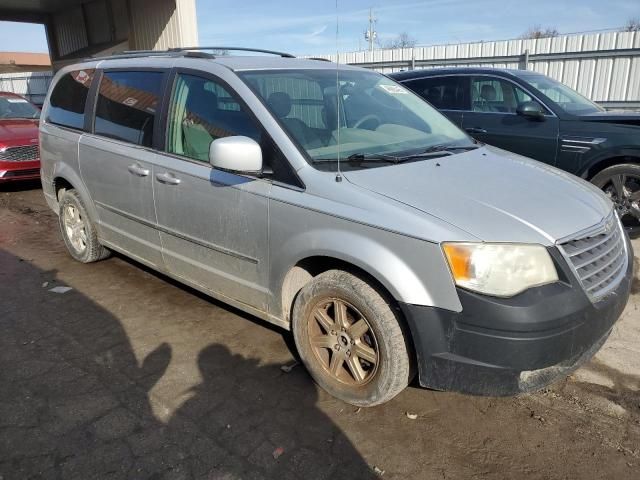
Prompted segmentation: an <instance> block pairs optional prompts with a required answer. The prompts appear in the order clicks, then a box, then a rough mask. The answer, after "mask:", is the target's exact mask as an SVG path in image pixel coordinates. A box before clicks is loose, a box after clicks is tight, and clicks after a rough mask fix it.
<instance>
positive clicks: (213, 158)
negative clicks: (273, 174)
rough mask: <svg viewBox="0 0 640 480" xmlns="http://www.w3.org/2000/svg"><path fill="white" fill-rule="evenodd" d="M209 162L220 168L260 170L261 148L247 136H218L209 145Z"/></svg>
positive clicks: (242, 170)
mask: <svg viewBox="0 0 640 480" xmlns="http://www.w3.org/2000/svg"><path fill="white" fill-rule="evenodd" d="M209 163H211V165H212V166H213V167H214V168H219V169H221V170H228V171H231V172H239V173H258V172H260V171H262V149H261V148H260V145H258V142H256V141H255V140H253V139H252V138H249V137H242V136H234V137H224V138H218V139H217V140H214V141H213V142H211V145H210V146H209Z"/></svg>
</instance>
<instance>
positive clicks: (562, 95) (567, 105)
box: [522, 74, 604, 115]
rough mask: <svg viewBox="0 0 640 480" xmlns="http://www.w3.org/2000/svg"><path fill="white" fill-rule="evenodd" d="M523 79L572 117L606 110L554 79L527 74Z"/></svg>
mask: <svg viewBox="0 0 640 480" xmlns="http://www.w3.org/2000/svg"><path fill="white" fill-rule="evenodd" d="M522 79H523V80H524V81H525V82H527V83H530V84H531V85H533V86H534V87H535V88H537V89H538V90H540V91H541V92H542V93H543V94H545V95H546V96H547V97H549V98H550V99H551V100H553V101H554V102H555V103H556V104H557V105H558V106H559V107H560V108H562V109H563V110H564V111H565V112H567V113H569V114H571V115H584V114H588V113H594V112H601V111H603V110H604V109H603V108H602V107H600V106H599V105H596V104H595V103H593V102H592V101H591V100H589V99H588V98H585V97H583V96H582V95H580V94H579V93H578V92H576V91H575V90H573V89H571V88H569V87H567V86H566V85H564V84H563V83H560V82H558V81H557V80H554V79H552V78H549V77H546V76H544V75H536V74H526V75H522Z"/></svg>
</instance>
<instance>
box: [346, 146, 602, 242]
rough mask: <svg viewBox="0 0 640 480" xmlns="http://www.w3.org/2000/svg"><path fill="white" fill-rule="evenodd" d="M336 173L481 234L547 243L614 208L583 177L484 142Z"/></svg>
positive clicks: (483, 237)
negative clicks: (434, 155)
mask: <svg viewBox="0 0 640 480" xmlns="http://www.w3.org/2000/svg"><path fill="white" fill-rule="evenodd" d="M343 175H344V177H345V178H346V179H347V180H348V181H349V182H351V183H353V184H355V185H357V186H359V187H361V188H365V189H368V190H370V191H372V192H375V193H377V194H379V195H383V196H385V197H387V198H390V199H393V200H395V201H397V202H400V203H402V204H405V205H407V206H409V207H412V208H415V209H418V210H420V211H422V212H424V213H427V214H429V215H432V216H434V217H437V218H439V219H441V220H443V221H445V222H447V223H449V224H452V225H454V226H456V227H457V228H460V229H462V230H464V231H466V232H467V233H469V234H471V235H473V236H475V237H477V238H479V239H481V240H484V241H495V242H529V243H541V244H544V245H551V244H553V243H555V242H556V241H557V240H559V239H562V238H564V237H568V236H571V235H574V234H575V233H577V232H579V231H581V230H584V229H586V228H588V227H591V226H593V225H595V224H597V223H599V222H600V221H602V219H603V218H604V217H605V216H606V215H608V214H609V213H610V212H611V209H612V208H613V206H612V204H611V202H610V201H609V199H608V198H607V197H606V196H605V195H604V194H603V193H602V192H601V191H600V190H598V189H597V188H596V187H594V186H593V185H591V184H589V183H588V182H586V181H584V180H582V179H579V178H577V177H575V176H573V175H570V174H568V173H566V172H563V171H561V170H558V169H556V168H553V167H550V166H548V165H545V164H543V163H540V162H536V161H535V160H530V159H528V158H525V157H521V156H519V155H516V154H513V153H510V152H506V151H504V150H500V149H497V148H494V147H488V146H485V147H482V148H479V149H477V150H472V151H470V152H466V153H461V154H457V155H451V156H447V157H441V158H436V159H429V160H421V161H417V162H411V163H407V164H399V165H393V166H389V167H381V168H372V169H366V170H357V171H346V172H343ZM432 240H435V241H441V240H446V239H436V238H434V239H432Z"/></svg>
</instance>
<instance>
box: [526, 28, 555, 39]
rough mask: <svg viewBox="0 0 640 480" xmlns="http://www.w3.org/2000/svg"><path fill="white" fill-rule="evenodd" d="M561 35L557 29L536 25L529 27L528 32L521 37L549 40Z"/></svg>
mask: <svg viewBox="0 0 640 480" xmlns="http://www.w3.org/2000/svg"><path fill="white" fill-rule="evenodd" d="M559 34H560V32H558V30H557V29H556V28H555V27H545V28H543V27H541V26H540V25H534V26H532V27H529V28H528V29H527V31H526V32H524V33H523V34H522V35H520V38H549V37H557V36H558V35H559Z"/></svg>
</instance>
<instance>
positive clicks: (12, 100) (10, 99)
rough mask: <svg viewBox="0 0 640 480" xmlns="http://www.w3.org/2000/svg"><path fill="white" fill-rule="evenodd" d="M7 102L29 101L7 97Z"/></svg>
mask: <svg viewBox="0 0 640 480" xmlns="http://www.w3.org/2000/svg"><path fill="white" fill-rule="evenodd" d="M7 102H9V103H29V102H27V101H26V100H25V99H24V98H7Z"/></svg>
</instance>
